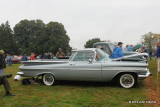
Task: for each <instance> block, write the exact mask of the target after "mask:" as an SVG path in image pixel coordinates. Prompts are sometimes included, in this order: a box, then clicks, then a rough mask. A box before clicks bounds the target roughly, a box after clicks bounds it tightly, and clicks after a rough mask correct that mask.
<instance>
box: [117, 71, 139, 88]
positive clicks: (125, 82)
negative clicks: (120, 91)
mask: <svg viewBox="0 0 160 107" xmlns="http://www.w3.org/2000/svg"><path fill="white" fill-rule="evenodd" d="M136 82H137V78H136V77H135V76H134V75H133V74H122V75H120V76H119V79H118V83H119V85H120V86H121V87H123V88H132V87H134V86H135V84H136Z"/></svg>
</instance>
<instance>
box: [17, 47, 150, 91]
mask: <svg viewBox="0 0 160 107" xmlns="http://www.w3.org/2000/svg"><path fill="white" fill-rule="evenodd" d="M144 55H146V56H147V54H144V53H140V54H134V55H128V56H124V57H121V58H117V59H110V58H109V55H108V54H106V53H105V52H103V51H102V50H101V49H99V48H88V49H83V50H74V51H73V53H72V55H71V57H70V58H69V60H57V61H41V60H37V61H36V60H34V61H22V63H23V65H21V66H20V67H19V69H20V70H21V72H20V73H18V74H21V75H22V76H24V77H36V76H38V77H39V76H41V77H42V81H43V83H44V84H45V85H48V86H50V85H53V84H54V83H55V81H56V80H71V81H100V82H107V81H112V80H116V81H117V83H118V84H119V85H120V86H121V87H123V88H131V87H134V86H135V85H136V82H137V79H140V78H141V79H144V78H146V77H148V76H150V75H151V73H150V72H149V70H148V69H147V66H148V64H147V63H146V62H145V61H143V60H139V61H124V59H125V58H129V57H134V56H144Z"/></svg>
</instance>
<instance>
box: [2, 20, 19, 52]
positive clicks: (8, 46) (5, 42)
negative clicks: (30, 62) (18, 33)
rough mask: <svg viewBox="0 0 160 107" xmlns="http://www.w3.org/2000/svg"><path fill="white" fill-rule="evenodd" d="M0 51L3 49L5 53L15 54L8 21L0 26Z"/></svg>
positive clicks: (14, 45) (15, 49)
mask: <svg viewBox="0 0 160 107" xmlns="http://www.w3.org/2000/svg"><path fill="white" fill-rule="evenodd" d="M0 49H3V50H4V51H5V53H14V54H16V53H17V46H16V43H15V40H14V34H13V31H12V29H11V28H10V25H9V22H8V21H7V22H6V23H5V24H3V23H2V24H1V26H0Z"/></svg>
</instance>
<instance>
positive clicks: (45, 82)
mask: <svg viewBox="0 0 160 107" xmlns="http://www.w3.org/2000/svg"><path fill="white" fill-rule="evenodd" d="M47 76H51V77H52V79H53V81H52V83H50V84H48V83H47V81H45V79H46V77H47ZM42 81H43V83H44V85H46V86H51V85H53V84H54V83H55V78H54V76H53V75H52V74H44V75H43V78H42Z"/></svg>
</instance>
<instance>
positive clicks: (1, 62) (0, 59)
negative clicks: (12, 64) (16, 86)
mask: <svg viewBox="0 0 160 107" xmlns="http://www.w3.org/2000/svg"><path fill="white" fill-rule="evenodd" d="M4 68H6V62H5V57H4V51H3V50H0V75H2V74H3V72H4Z"/></svg>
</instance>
